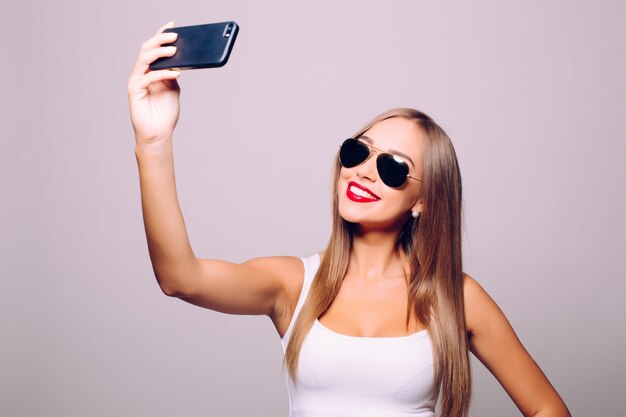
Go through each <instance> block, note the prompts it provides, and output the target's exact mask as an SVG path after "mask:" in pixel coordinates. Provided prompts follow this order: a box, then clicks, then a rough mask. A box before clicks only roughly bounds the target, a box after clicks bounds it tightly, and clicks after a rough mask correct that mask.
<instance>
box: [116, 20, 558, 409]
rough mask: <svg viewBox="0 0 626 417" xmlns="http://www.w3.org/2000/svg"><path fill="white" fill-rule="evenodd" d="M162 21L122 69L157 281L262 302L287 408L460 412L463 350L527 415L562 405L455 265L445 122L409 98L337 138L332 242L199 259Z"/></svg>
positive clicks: (457, 192) (201, 295)
mask: <svg viewBox="0 0 626 417" xmlns="http://www.w3.org/2000/svg"><path fill="white" fill-rule="evenodd" d="M167 27H173V23H172V22H170V23H169V24H167V25H165V26H163V27H162V28H161V29H159V31H158V32H157V34H156V35H155V36H153V37H152V38H150V39H149V40H147V41H146V42H144V44H143V45H142V47H141V50H140V53H139V56H138V59H137V62H136V64H135V66H134V68H133V70H132V74H131V76H130V78H129V80H128V95H129V101H130V112H131V120H132V124H133V127H134V130H135V139H136V150H135V153H136V157H137V161H138V165H139V175H140V183H141V197H142V205H143V216H144V223H145V228H146V235H147V238H148V247H149V251H150V257H151V260H152V265H153V267H154V272H155V276H156V279H157V281H158V283H159V285H160V286H161V288H162V290H163V292H164V293H165V294H167V295H169V296H175V297H179V298H181V299H183V300H185V301H188V302H190V303H193V304H195V305H198V306H201V307H205V308H209V309H212V310H216V311H220V312H224V313H232V314H265V315H267V316H269V317H270V318H271V320H272V321H273V323H274V325H275V327H276V330H277V331H278V333H279V335H280V336H281V338H282V342H283V347H284V349H285V361H286V364H287V368H288V378H287V382H288V388H289V395H290V406H291V415H292V416H298V417H323V416H346V417H347V416H359V417H363V416H421V417H425V416H434V408H435V404H436V402H437V401H439V403H440V407H441V412H442V415H443V416H446V417H462V416H466V415H467V412H468V407H469V400H470V392H471V376H470V363H469V355H468V352H469V351H472V353H473V354H474V355H476V357H478V359H480V361H482V363H483V364H485V366H486V367H487V368H488V369H489V370H490V371H491V372H492V373H493V374H494V376H495V377H496V378H497V379H498V381H500V383H501V384H502V386H503V387H504V389H505V390H506V391H507V392H508V394H509V395H510V396H511V398H512V399H513V401H514V402H515V404H516V405H517V406H518V408H519V409H520V411H521V412H522V413H523V414H524V416H535V417H557V416H559V417H563V416H569V415H570V414H569V412H568V410H567V407H566V406H565V404H564V403H563V401H562V400H561V398H560V397H559V395H558V394H557V392H556V391H555V390H554V388H553V387H552V386H551V384H550V382H549V381H548V380H547V378H546V377H545V376H544V374H543V373H542V371H541V370H540V368H539V367H538V366H537V364H536V363H535V362H534V361H533V359H532V358H531V357H530V355H529V354H528V353H527V352H526V350H525V349H524V347H523V346H522V344H521V343H520V341H519V340H518V338H517V337H516V335H515V333H514V331H513V329H512V328H511V326H510V324H509V323H508V321H507V319H506V317H505V316H504V315H503V313H502V312H501V311H500V309H499V308H498V306H497V305H496V304H495V303H494V301H493V300H492V299H491V298H490V297H489V295H488V294H487V293H486V292H485V291H484V290H483V289H482V288H481V287H480V285H479V284H478V283H477V282H476V281H475V280H473V279H472V278H471V277H469V276H467V275H465V274H464V273H463V272H462V269H461V262H462V256H461V177H460V173H459V168H458V165H457V160H456V156H455V152H454V149H453V147H452V144H451V142H450V139H449V138H448V136H447V135H446V133H445V132H444V131H443V130H442V129H441V128H440V127H439V126H438V125H437V124H436V123H435V122H434V121H433V120H432V119H431V118H429V117H428V116H426V115H425V114H423V113H421V112H419V111H417V110H412V109H395V110H391V111H389V112H386V113H383V114H381V115H380V116H378V117H376V118H375V119H374V120H373V121H371V122H370V123H368V124H367V125H366V126H365V127H363V128H362V129H360V130H359V131H358V132H356V134H355V135H354V136H353V137H352V138H350V139H347V140H346V141H345V142H343V144H342V145H341V148H340V151H339V153H338V155H337V159H336V166H335V171H334V184H335V187H334V192H333V196H332V198H333V229H332V235H331V238H330V242H329V244H328V247H327V248H326V250H325V251H323V252H321V253H319V254H314V255H313V256H311V257H306V258H297V257H268V258H258V259H253V260H250V261H248V262H245V263H243V264H234V263H230V262H225V261H220V260H211V259H198V258H196V257H195V255H194V253H193V250H192V248H191V246H190V243H189V239H188V236H187V232H186V229H185V225H184V222H183V217H182V214H181V210H180V207H179V204H178V200H177V196H176V188H175V182H174V169H173V158H172V135H173V131H174V128H175V126H176V123H177V120H178V114H179V94H180V87H179V85H178V83H177V82H176V77H178V76H179V73H178V72H176V71H170V70H162V71H150V70H149V67H148V66H149V64H150V63H151V62H153V61H154V60H156V59H157V58H159V57H164V56H171V55H173V54H174V53H175V49H174V48H173V47H162V46H161V45H162V44H164V43H168V42H172V41H173V40H174V39H175V37H176V34H172V33H163V30H164V29H165V28H167Z"/></svg>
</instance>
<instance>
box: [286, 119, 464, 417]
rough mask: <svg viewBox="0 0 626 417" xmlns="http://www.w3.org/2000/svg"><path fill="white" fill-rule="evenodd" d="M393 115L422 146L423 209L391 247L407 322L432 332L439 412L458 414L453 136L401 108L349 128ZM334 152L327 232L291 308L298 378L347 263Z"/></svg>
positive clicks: (291, 352) (459, 280)
mask: <svg viewBox="0 0 626 417" xmlns="http://www.w3.org/2000/svg"><path fill="white" fill-rule="evenodd" d="M392 117H402V118H405V119H409V120H413V121H415V122H416V123H417V124H418V126H420V128H421V129H422V131H423V133H424V146H423V150H422V167H423V173H422V191H421V196H420V199H421V201H422V207H423V210H422V212H421V214H420V217H419V220H415V219H413V217H411V218H410V219H409V220H408V221H407V223H406V224H405V225H404V227H403V229H402V231H401V233H400V235H399V238H398V241H397V242H396V251H402V252H404V254H405V255H406V257H407V259H408V260H409V263H410V272H409V289H408V293H409V295H408V307H407V322H406V324H407V329H408V325H409V320H410V317H411V316H414V317H416V318H417V319H418V320H419V321H420V322H421V323H423V324H424V325H425V326H426V327H427V328H428V329H429V332H430V334H431V337H432V340H433V351H434V357H435V359H434V369H435V385H434V389H435V390H436V391H440V396H439V403H440V406H441V415H442V416H445V417H465V416H467V413H468V409H469V402H470V397H471V370H470V362H469V354H468V348H469V343H468V339H467V331H466V328H465V313H464V303H463V271H462V255H461V174H460V171H459V166H458V162H457V158H456V153H455V151H454V147H453V146H452V142H451V141H450V138H449V137H448V135H447V134H446V133H445V132H444V130H443V129H442V128H441V127H439V126H438V125H437V124H436V123H435V122H434V121H433V120H432V119H431V118H430V117H429V116H427V115H426V114H424V113H422V112H420V111H418V110H414V109H408V108H399V109H392V110H389V111H387V112H385V113H382V114H380V115H379V116H377V117H375V118H374V119H373V120H371V121H370V122H369V123H367V124H366V125H365V126H364V127H363V128H362V129H360V130H359V131H358V132H356V133H355V135H354V137H358V136H360V135H362V134H363V133H365V132H366V131H367V130H369V129H370V128H371V127H372V126H374V125H375V124H376V123H378V122H380V121H382V120H386V119H389V118H392ZM340 170H341V163H340V162H339V155H337V157H336V160H335V167H334V172H333V191H332V199H333V200H332V201H333V204H332V210H333V213H332V214H333V225H332V232H331V236H330V240H329V243H328V246H327V248H326V252H325V255H324V257H323V259H322V260H321V263H320V267H319V269H318V271H317V273H316V275H315V278H314V279H313V282H312V284H311V289H310V291H309V294H308V296H307V299H306V301H305V303H304V305H303V307H302V310H301V312H300V314H299V315H298V317H297V319H296V321H295V323H294V327H293V331H292V334H291V338H290V340H289V344H288V345H287V349H286V352H285V364H286V365H287V368H288V371H289V375H290V376H291V378H292V379H293V381H294V383H297V378H296V375H297V368H298V358H299V356H300V350H301V348H302V343H303V342H304V339H305V337H306V335H307V334H308V332H309V330H310V329H311V326H312V325H313V322H314V321H315V320H316V319H317V318H319V317H320V316H322V315H323V314H324V312H325V311H326V310H327V309H328V307H329V306H330V305H331V303H332V302H333V300H334V299H335V297H336V296H337V293H338V292H339V288H340V286H341V283H342V281H343V278H344V276H345V274H346V271H347V268H348V260H349V258H350V253H351V249H352V236H353V225H352V224H351V223H349V222H347V221H345V220H344V219H342V218H341V217H340V215H339V210H338V190H337V184H338V182H339V172H340Z"/></svg>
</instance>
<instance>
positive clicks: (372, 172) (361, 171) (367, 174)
mask: <svg viewBox="0 0 626 417" xmlns="http://www.w3.org/2000/svg"><path fill="white" fill-rule="evenodd" d="M376 156H377V155H376V153H375V151H374V150H371V153H370V156H369V157H368V158H367V160H366V161H365V162H363V163H362V164H361V165H358V166H357V167H356V175H357V177H361V178H367V179H369V180H370V181H372V182H373V181H376V179H377V171H376Z"/></svg>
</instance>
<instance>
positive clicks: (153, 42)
mask: <svg viewBox="0 0 626 417" xmlns="http://www.w3.org/2000/svg"><path fill="white" fill-rule="evenodd" d="M177 38H178V33H176V32H164V33H159V34H157V35H154V36H153V37H151V38H150V39H148V40H147V41H145V42H144V43H142V44H141V50H144V51H145V50H146V49H151V48H157V47H159V46H161V45H163V44H166V43H173V42H174V41H175V40H176V39H177Z"/></svg>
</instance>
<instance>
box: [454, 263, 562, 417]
mask: <svg viewBox="0 0 626 417" xmlns="http://www.w3.org/2000/svg"><path fill="white" fill-rule="evenodd" d="M464 299H465V320H466V323H467V330H468V332H469V333H470V349H471V351H472V353H473V354H474V355H475V356H476V357H477V358H478V359H479V360H480V361H481V362H482V363H483V364H484V365H485V366H486V367H487V369H489V371H490V372H491V373H492V374H493V375H494V376H495V377H496V379H497V380H498V381H499V382H500V384H502V387H503V388H504V389H505V390H506V392H507V393H508V394H509V396H510V397H511V399H512V400H513V401H514V402H515V404H516V405H517V407H518V408H519V410H520V411H521V412H522V414H523V415H524V416H526V417H531V416H532V417H570V413H569V410H568V409H567V407H566V406H565V403H564V402H563V400H562V399H561V397H560V396H559V394H558V393H557V392H556V390H555V389H554V387H553V386H552V385H551V384H550V381H548V378H546V376H545V375H544V373H543V372H542V371H541V369H540V368H539V366H538V365H537V363H536V362H535V361H534V360H533V358H532V357H531V356H530V354H529V353H528V352H527V351H526V349H525V348H524V346H522V343H521V342H520V340H519V339H518V337H517V335H516V334H515V331H514V330H513V328H512V327H511V324H510V323H509V321H508V320H507V318H506V317H505V316H504V314H503V313H502V311H501V310H500V308H499V307H498V305H497V304H496V303H495V302H494V301H493V300H492V299H491V297H490V296H489V294H487V292H485V290H484V289H483V288H482V287H481V286H480V285H479V284H478V283H477V282H476V281H475V280H474V279H472V278H471V277H469V276H467V275H466V276H465V285H464Z"/></svg>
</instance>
